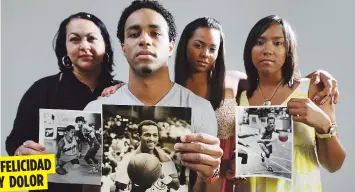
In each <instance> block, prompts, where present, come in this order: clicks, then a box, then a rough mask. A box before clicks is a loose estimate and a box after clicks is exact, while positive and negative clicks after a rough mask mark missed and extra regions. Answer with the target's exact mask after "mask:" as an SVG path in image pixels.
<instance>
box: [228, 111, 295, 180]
mask: <svg viewBox="0 0 355 192" xmlns="http://www.w3.org/2000/svg"><path fill="white" fill-rule="evenodd" d="M236 135H237V137H236V143H237V146H236V150H235V152H234V155H233V156H232V158H233V160H234V162H236V163H235V168H236V170H238V171H237V173H236V176H237V177H271V178H283V179H289V180H292V167H293V158H292V154H293V124H292V119H291V116H290V114H289V111H288V109H287V107H285V106H260V107H259V106H257V107H255V106H254V107H241V106H238V107H237V111H236ZM236 153H237V154H238V155H237V154H236Z"/></svg>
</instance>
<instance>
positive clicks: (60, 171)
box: [56, 167, 68, 175]
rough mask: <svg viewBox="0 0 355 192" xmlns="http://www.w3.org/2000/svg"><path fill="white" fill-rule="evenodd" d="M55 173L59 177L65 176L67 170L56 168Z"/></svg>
mask: <svg viewBox="0 0 355 192" xmlns="http://www.w3.org/2000/svg"><path fill="white" fill-rule="evenodd" d="M56 172H57V173H58V174H59V175H65V174H67V173H68V172H67V170H65V169H64V168H63V167H57V168H56Z"/></svg>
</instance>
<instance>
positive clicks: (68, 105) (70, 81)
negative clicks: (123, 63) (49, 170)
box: [6, 72, 121, 192]
mask: <svg viewBox="0 0 355 192" xmlns="http://www.w3.org/2000/svg"><path fill="white" fill-rule="evenodd" d="M60 74H61V73H58V74H56V75H52V76H48V77H44V78H42V79H40V80H38V81H36V82H35V83H34V84H33V85H32V86H31V87H30V88H29V89H28V90H27V91H26V93H25V94H24V96H23V97H22V99H21V101H20V104H19V107H18V110H17V114H16V118H15V121H14V126H13V129H12V131H11V133H10V135H9V136H8V137H7V139H6V150H7V152H8V154H9V155H14V153H15V151H16V149H17V148H18V147H19V146H21V145H22V143H23V142H25V141H27V140H33V141H35V142H38V134H39V109H40V108H47V109H68V110H83V109H84V108H85V107H86V105H87V104H88V103H89V102H91V101H93V100H96V99H97V97H99V96H100V95H101V93H102V91H103V90H104V89H105V88H106V87H109V86H112V85H115V84H117V83H121V81H115V80H113V79H112V78H111V77H101V78H100V81H99V84H98V85H97V87H96V89H95V90H94V91H93V92H92V91H91V90H90V88H89V87H88V86H86V85H85V84H83V83H81V82H80V81H79V80H78V79H77V78H76V76H75V75H74V74H73V73H72V72H64V73H62V77H61V79H60ZM59 79H60V80H59ZM48 191H50V192H57V191H58V192H81V191H82V185H76V184H58V183H48Z"/></svg>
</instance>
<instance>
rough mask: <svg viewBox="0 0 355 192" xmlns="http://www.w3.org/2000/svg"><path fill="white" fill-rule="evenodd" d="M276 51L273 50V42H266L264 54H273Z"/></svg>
mask: <svg viewBox="0 0 355 192" xmlns="http://www.w3.org/2000/svg"><path fill="white" fill-rule="evenodd" d="M273 52H274V50H273V45H272V43H271V42H269V43H265V45H264V50H263V54H264V55H271V54H272V53H273Z"/></svg>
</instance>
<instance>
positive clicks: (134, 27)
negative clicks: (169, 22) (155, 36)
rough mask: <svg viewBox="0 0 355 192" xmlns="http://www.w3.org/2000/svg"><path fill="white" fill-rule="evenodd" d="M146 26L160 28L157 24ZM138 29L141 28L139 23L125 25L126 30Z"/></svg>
mask: <svg viewBox="0 0 355 192" xmlns="http://www.w3.org/2000/svg"><path fill="white" fill-rule="evenodd" d="M148 27H149V28H152V29H160V28H161V27H160V26H159V25H156V24H149V25H148ZM139 29H141V26H140V25H132V26H129V27H127V29H126V31H128V30H139Z"/></svg>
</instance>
